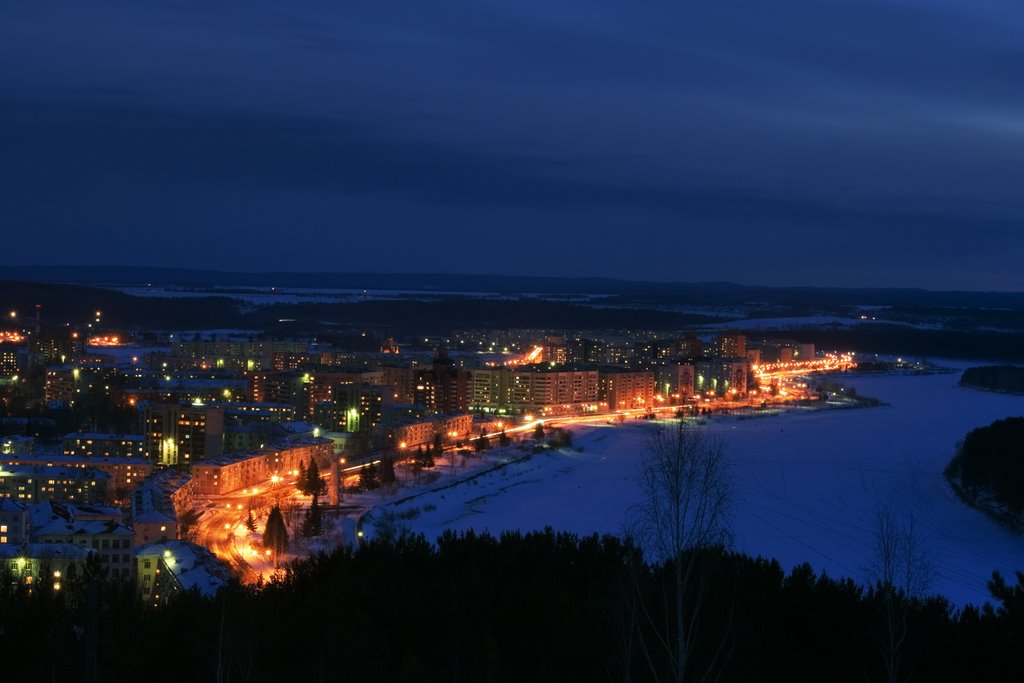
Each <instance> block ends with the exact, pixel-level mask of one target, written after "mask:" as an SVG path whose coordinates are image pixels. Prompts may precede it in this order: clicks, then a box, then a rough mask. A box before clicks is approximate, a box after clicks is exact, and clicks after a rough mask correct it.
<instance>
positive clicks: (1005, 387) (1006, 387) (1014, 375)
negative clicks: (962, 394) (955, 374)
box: [960, 365, 1024, 394]
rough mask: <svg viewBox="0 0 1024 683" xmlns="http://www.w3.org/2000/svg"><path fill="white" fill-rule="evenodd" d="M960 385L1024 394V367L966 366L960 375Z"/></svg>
mask: <svg viewBox="0 0 1024 683" xmlns="http://www.w3.org/2000/svg"><path fill="white" fill-rule="evenodd" d="M960 385H961V386H965V387H972V388H974V389H988V390H990V391H1004V392H1006V393H1008V394H1024V368H1020V367H1016V366H1013V365H986V366H984V367H980V368H967V369H966V370H964V374H963V375H962V376H961V377H960Z"/></svg>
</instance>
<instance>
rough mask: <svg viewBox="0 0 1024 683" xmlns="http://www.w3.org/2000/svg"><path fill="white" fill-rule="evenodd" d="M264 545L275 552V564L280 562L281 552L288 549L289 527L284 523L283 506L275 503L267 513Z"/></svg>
mask: <svg viewBox="0 0 1024 683" xmlns="http://www.w3.org/2000/svg"><path fill="white" fill-rule="evenodd" d="M263 546H264V547H265V548H267V549H269V550H270V551H271V552H272V553H273V554H274V566H275V567H277V566H278V565H279V563H280V558H281V553H283V552H284V551H286V550H288V528H287V527H286V526H285V524H284V515H282V514H281V507H280V506H279V505H275V506H274V507H272V508H271V509H270V514H269V515H267V524H266V526H265V527H263Z"/></svg>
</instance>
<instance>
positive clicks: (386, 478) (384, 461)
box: [380, 453, 395, 486]
mask: <svg viewBox="0 0 1024 683" xmlns="http://www.w3.org/2000/svg"><path fill="white" fill-rule="evenodd" d="M380 483H381V484H384V485H385V486H390V485H391V484H394V483H395V460H394V458H393V457H392V456H391V455H390V454H388V453H385V454H384V455H383V456H381V459H380Z"/></svg>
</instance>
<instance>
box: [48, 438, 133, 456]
mask: <svg viewBox="0 0 1024 683" xmlns="http://www.w3.org/2000/svg"><path fill="white" fill-rule="evenodd" d="M62 450H63V452H64V455H68V456H75V457H79V458H141V457H142V456H143V453H144V451H143V448H142V434H92V433H83V432H77V433H72V434H65V435H64V439H63V449H62Z"/></svg>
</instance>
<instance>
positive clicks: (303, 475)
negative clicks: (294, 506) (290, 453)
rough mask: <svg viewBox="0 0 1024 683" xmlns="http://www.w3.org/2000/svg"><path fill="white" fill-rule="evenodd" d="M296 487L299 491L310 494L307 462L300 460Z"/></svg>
mask: <svg viewBox="0 0 1024 683" xmlns="http://www.w3.org/2000/svg"><path fill="white" fill-rule="evenodd" d="M295 488H297V489H298V490H299V493H302V494H305V495H307V496H308V495H309V474H308V473H307V472H306V463H304V462H302V461H301V460H300V461H299V478H298V480H297V481H296V482H295Z"/></svg>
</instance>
